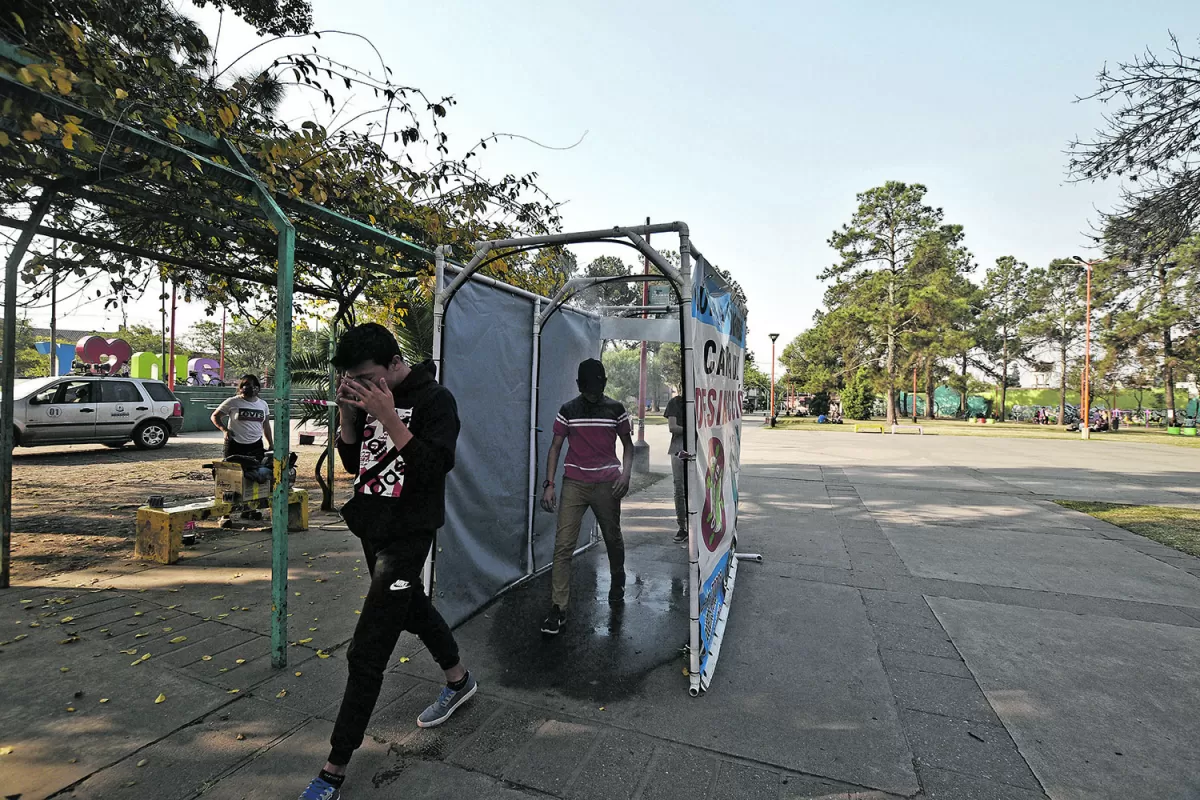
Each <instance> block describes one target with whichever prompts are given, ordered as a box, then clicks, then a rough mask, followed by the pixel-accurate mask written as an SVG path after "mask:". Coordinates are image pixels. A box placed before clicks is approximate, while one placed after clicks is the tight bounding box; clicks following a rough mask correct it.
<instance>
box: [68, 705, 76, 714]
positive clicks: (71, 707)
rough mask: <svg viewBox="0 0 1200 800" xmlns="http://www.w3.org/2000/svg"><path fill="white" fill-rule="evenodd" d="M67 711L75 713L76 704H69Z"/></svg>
mask: <svg viewBox="0 0 1200 800" xmlns="http://www.w3.org/2000/svg"><path fill="white" fill-rule="evenodd" d="M67 712H68V713H71V714H74V713H75V706H67Z"/></svg>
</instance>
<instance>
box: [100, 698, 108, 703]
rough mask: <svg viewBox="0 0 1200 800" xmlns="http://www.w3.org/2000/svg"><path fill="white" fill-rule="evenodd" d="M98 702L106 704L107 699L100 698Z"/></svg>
mask: <svg viewBox="0 0 1200 800" xmlns="http://www.w3.org/2000/svg"><path fill="white" fill-rule="evenodd" d="M100 702H101V703H107V702H108V698H107V697H101V698H100Z"/></svg>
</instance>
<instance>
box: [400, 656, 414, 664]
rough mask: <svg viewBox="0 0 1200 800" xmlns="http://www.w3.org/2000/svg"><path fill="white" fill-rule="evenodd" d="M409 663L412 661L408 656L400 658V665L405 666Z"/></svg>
mask: <svg viewBox="0 0 1200 800" xmlns="http://www.w3.org/2000/svg"><path fill="white" fill-rule="evenodd" d="M409 661H412V659H411V658H409V657H408V656H400V663H401V664H407V663H408V662H409Z"/></svg>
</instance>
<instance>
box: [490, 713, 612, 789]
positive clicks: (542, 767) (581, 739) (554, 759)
mask: <svg viewBox="0 0 1200 800" xmlns="http://www.w3.org/2000/svg"><path fill="white" fill-rule="evenodd" d="M599 733H600V731H599V730H598V729H597V728H595V727H593V726H591V725H585V724H581V723H579V722H568V721H565V720H558V719H551V720H547V721H546V722H544V723H542V725H541V727H539V728H538V729H537V731H536V732H535V733H534V735H533V739H532V740H531V741H529V742H528V746H527V747H526V748H525V749H524V750H523V751H522V752H521V754H520V755H519V756H517V758H516V760H514V761H513V763H512V764H511V765H510V766H509V767H508V769H506V770H504V778H505V780H510V781H514V782H516V783H519V784H521V785H523V786H529V787H532V788H534V789H537V790H538V791H542V792H546V793H547V794H552V795H560V794H561V793H562V791H563V790H564V789H565V788H566V787H567V784H569V783H570V782H571V780H572V778H574V777H575V774H576V773H577V772H579V771H580V770H581V769H582V768H583V765H584V763H585V760H586V756H587V754H588V751H589V750H590V749H591V747H592V744H593V742H595V741H596V738H597V736H598V735H599Z"/></svg>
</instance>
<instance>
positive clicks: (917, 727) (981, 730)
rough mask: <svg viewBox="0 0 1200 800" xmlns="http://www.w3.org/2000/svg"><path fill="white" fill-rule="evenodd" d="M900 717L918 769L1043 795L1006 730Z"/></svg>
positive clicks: (907, 714)
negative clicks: (932, 769) (958, 774)
mask: <svg viewBox="0 0 1200 800" xmlns="http://www.w3.org/2000/svg"><path fill="white" fill-rule="evenodd" d="M901 714H902V716H903V718H904V730H905V732H906V733H907V734H908V742H909V744H910V745H912V749H913V756H914V757H915V758H916V760H917V764H918V766H928V767H936V768H938V769H948V770H953V771H954V772H963V773H966V774H968V775H972V776H974V777H977V778H983V779H985V780H988V781H993V782H996V783H1004V784H1008V785H1009V786H1017V787H1020V788H1024V789H1033V790H1036V791H1039V792H1040V791H1041V788H1042V787H1041V786H1040V785H1039V784H1038V782H1037V778H1035V777H1033V773H1032V772H1031V771H1030V769H1029V765H1028V764H1026V763H1025V759H1023V758H1022V757H1021V754H1020V753H1019V752H1017V748H1016V745H1014V744H1013V740H1012V737H1010V736H1009V735H1008V731H1007V730H1006V729H1005V728H1004V726H1002V725H994V724H990V723H986V722H977V721H974V720H966V719H960V718H958V717H946V716H941V715H936V714H927V713H924V712H921V711H903V712H901Z"/></svg>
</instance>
